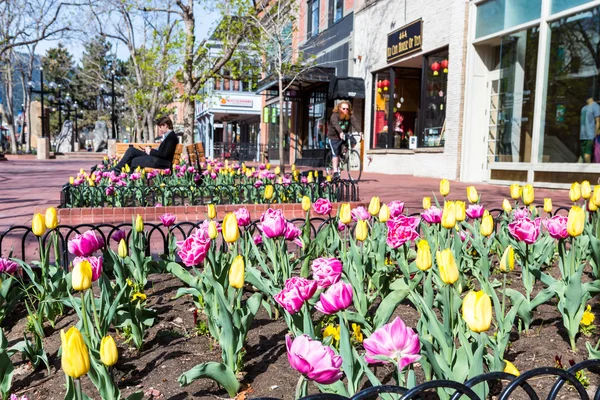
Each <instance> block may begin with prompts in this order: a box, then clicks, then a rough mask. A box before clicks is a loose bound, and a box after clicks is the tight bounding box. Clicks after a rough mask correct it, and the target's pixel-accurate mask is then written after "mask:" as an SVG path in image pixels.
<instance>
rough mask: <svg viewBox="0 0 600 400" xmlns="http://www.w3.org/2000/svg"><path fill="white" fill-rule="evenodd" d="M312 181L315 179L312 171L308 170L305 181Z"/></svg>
mask: <svg viewBox="0 0 600 400" xmlns="http://www.w3.org/2000/svg"><path fill="white" fill-rule="evenodd" d="M314 181H315V179H314V178H313V174H312V171H310V172H309V173H308V176H307V177H306V182H308V183H313V182H314Z"/></svg>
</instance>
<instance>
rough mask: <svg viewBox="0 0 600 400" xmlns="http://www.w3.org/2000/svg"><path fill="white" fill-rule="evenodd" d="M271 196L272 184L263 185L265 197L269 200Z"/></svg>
mask: <svg viewBox="0 0 600 400" xmlns="http://www.w3.org/2000/svg"><path fill="white" fill-rule="evenodd" d="M272 198H273V185H267V186H265V199H266V200H271V199H272Z"/></svg>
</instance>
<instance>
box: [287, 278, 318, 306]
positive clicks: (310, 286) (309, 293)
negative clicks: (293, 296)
mask: <svg viewBox="0 0 600 400" xmlns="http://www.w3.org/2000/svg"><path fill="white" fill-rule="evenodd" d="M285 289H286V290H298V293H299V295H300V298H301V299H302V301H306V300H309V299H310V298H311V297H313V295H314V294H315V292H316V291H317V282H315V281H311V280H308V279H306V278H300V277H297V276H295V277H293V278H290V279H288V280H286V281H285Z"/></svg>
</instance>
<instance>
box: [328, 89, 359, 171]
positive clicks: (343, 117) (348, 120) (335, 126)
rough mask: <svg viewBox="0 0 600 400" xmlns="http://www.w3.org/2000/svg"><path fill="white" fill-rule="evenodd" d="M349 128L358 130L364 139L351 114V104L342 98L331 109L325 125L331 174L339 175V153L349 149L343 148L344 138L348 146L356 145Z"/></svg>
mask: <svg viewBox="0 0 600 400" xmlns="http://www.w3.org/2000/svg"><path fill="white" fill-rule="evenodd" d="M350 128H353V129H354V131H355V132H359V134H360V140H364V137H363V133H362V132H361V129H360V124H359V123H358V121H357V120H356V118H354V115H352V106H351V105H350V102H349V101H346V100H342V101H341V102H339V103H338V104H337V105H336V106H335V107H334V109H333V113H332V114H331V118H329V125H328V127H327V141H328V142H329V147H330V149H331V156H332V158H331V162H332V164H333V165H332V166H333V176H334V177H339V175H340V169H339V165H340V158H339V157H340V155H342V152H345V151H347V150H349V149H343V147H344V146H343V145H344V142H345V141H346V138H347V139H348V142H349V143H350V146H352V148H354V146H356V139H355V138H354V136H352V135H350Z"/></svg>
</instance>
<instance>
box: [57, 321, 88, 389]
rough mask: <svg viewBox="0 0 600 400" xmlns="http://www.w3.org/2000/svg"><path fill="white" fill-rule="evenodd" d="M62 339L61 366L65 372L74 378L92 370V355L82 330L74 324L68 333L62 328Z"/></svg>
mask: <svg viewBox="0 0 600 400" xmlns="http://www.w3.org/2000/svg"><path fill="white" fill-rule="evenodd" d="M60 341H61V344H62V357H61V366H62V369H63V371H65V374H66V375H68V376H70V377H71V378H73V379H77V378H80V377H82V376H83V375H85V374H87V373H88V371H89V370H90V355H89V353H88V349H87V346H86V345H85V342H84V341H83V336H81V332H79V330H78V329H77V328H75V327H74V326H73V327H71V328H70V329H69V330H68V331H67V333H65V331H64V330H62V329H61V331H60Z"/></svg>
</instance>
